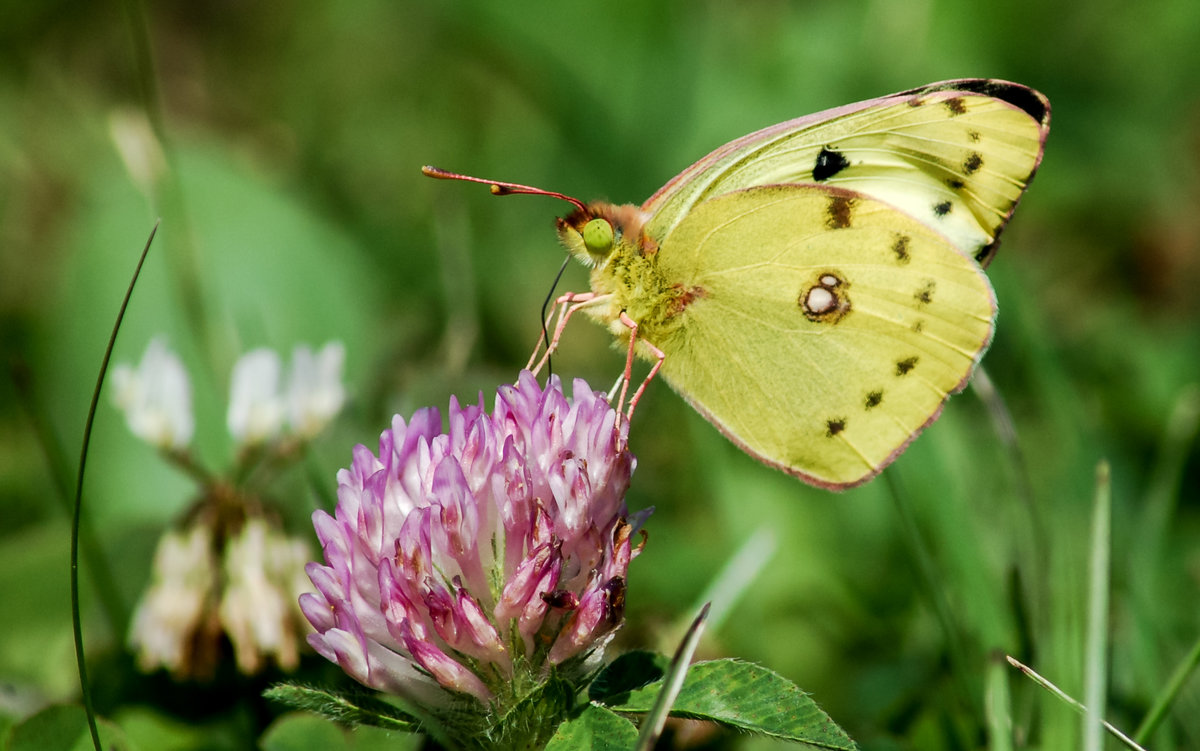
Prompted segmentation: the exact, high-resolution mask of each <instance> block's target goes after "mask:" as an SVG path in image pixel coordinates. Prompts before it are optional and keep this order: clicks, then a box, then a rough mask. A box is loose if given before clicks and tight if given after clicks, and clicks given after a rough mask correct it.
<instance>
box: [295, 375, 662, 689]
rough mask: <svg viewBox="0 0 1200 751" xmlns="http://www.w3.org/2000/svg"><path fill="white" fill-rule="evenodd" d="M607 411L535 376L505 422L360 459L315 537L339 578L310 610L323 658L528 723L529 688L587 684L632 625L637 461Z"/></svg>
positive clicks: (414, 435) (413, 430)
mask: <svg viewBox="0 0 1200 751" xmlns="http://www.w3.org/2000/svg"><path fill="white" fill-rule="evenodd" d="M618 422H619V421H618V418H617V413H616V411H615V410H613V409H612V407H611V406H610V405H609V404H608V403H607V401H606V400H605V398H604V395H603V394H601V393H596V392H593V391H592V390H591V389H590V388H589V387H588V386H587V384H586V383H584V382H583V381H576V382H575V387H574V398H573V399H572V400H568V399H567V398H566V397H565V396H564V395H563V392H562V388H561V385H560V384H559V381H558V379H557V378H555V377H551V378H550V380H549V383H548V384H547V386H546V388H544V389H543V388H541V387H540V386H539V385H538V383H537V381H536V380H535V379H534V377H533V376H532V375H531V374H529V373H528V372H522V373H521V376H520V379H519V381H518V383H517V384H516V385H514V386H504V387H501V388H500V389H499V391H498V393H497V395H496V401H495V407H494V409H493V411H492V412H491V413H488V412H487V411H486V408H485V406H484V404H483V399H482V396H481V397H480V402H479V404H478V405H467V406H460V405H459V404H458V402H457V401H453V400H452V401H451V403H450V409H449V413H448V415H447V425H446V427H445V428H443V426H442V418H441V415H440V414H439V412H438V411H437V410H436V409H424V410H421V411H418V412H417V413H416V414H415V415H413V417H412V419H411V420H410V421H408V422H405V421H404V420H403V419H402V418H401V417H399V416H397V417H395V418H394V419H393V422H392V427H391V428H390V429H389V430H385V431H384V432H383V434H382V436H381V437H380V440H379V450H378V453H375V452H372V451H371V450H370V449H368V448H366V447H364V446H358V447H357V448H356V449H355V450H354V454H353V461H352V463H351V466H350V467H349V468H348V469H343V470H341V471H340V472H339V473H338V504H337V509H336V511H335V513H334V514H333V515H332V516H331V515H329V514H327V513H325V512H323V511H317V512H316V513H315V514H314V515H313V523H314V526H315V527H316V530H317V537H318V538H319V539H320V541H321V544H322V547H323V549H324V557H325V562H324V565H322V564H320V563H310V564H309V565H308V569H307V570H308V575H309V577H310V578H311V579H312V583H313V585H314V586H315V587H316V590H317V591H316V592H315V593H308V594H305V595H303V596H302V597H301V598H300V605H301V608H302V609H303V611H304V614H305V615H306V616H307V617H308V620H309V621H310V622H311V623H312V625H313V627H314V628H315V629H316V631H315V633H313V634H310V635H309V637H308V640H309V643H310V644H311V645H312V646H313V647H314V648H315V649H316V650H317V651H318V652H319V653H321V654H322V655H324V656H325V657H326V658H328V659H329V660H331V661H334V662H337V663H338V664H339V665H341V667H342V668H343V669H344V670H345V671H346V672H347V673H348V674H349V675H350V676H352V677H353V678H355V679H356V680H358V681H359V682H361V683H363V684H365V685H367V686H371V687H373V688H376V689H380V690H383V691H387V692H391V693H395V694H398V695H401V696H403V697H406V698H408V699H409V700H412V701H416V702H418V703H422V704H427V705H434V706H436V705H437V703H438V702H445V701H446V700H447V699H448V698H449V696H452V695H459V698H461V695H466V696H469V697H474V699H476V700H478V701H479V702H480V703H482V705H485V706H492V705H496V704H503V705H510V703H511V702H512V701H514V700H516V699H519V698H520V696H519V695H517V693H515V692H518V691H519V689H516V688H514V687H516V686H520V685H526V686H527V685H529V684H530V683H531V682H534V683H536V682H537V681H538V680H542V679H545V677H546V676H547V675H548V674H549V672H550V671H551V670H554V671H557V672H558V674H560V675H563V674H571V673H572V671H575V672H577V673H579V674H582V673H583V672H585V671H586V670H588V669H590V668H591V667H593V666H594V665H595V664H596V663H597V662H598V661H599V659H600V656H601V654H602V652H603V647H604V645H605V644H606V643H607V641H608V640H609V639H610V638H611V636H612V634H613V633H614V632H615V630H616V629H617V628H618V627H619V625H620V624H621V621H622V618H623V607H624V596H625V582H626V573H627V568H628V565H629V562H630V560H631V559H632V558H633V557H634V556H635V555H636V554H637V553H638V552H639V551H640V546H639V547H637V548H635V547H634V546H633V545H632V544H631V538H632V531H633V530H632V527H631V525H630V524H629V522H628V521H626V518H625V517H626V509H625V502H624V495H625V491H626V489H627V487H628V485H629V479H630V475H631V473H632V471H633V469H634V465H635V460H634V458H633V457H632V455H631V454H630V453H629V451H628V449H627V448H626V440H625V439H626V435H625V425H624V424H621V425H620V426H619V427H618Z"/></svg>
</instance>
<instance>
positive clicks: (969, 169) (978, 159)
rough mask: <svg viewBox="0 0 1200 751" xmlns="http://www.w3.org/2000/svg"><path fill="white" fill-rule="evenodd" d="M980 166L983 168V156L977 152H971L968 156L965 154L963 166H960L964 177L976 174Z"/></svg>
mask: <svg viewBox="0 0 1200 751" xmlns="http://www.w3.org/2000/svg"><path fill="white" fill-rule="evenodd" d="M982 166H983V155H982V154H980V153H979V152H978V151H972V152H971V153H970V154H967V158H966V159H965V160H963V166H962V168H963V174H964V175H973V174H975V173H976V172H978V171H979V168H980V167H982Z"/></svg>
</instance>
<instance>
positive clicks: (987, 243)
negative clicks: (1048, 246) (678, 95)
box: [642, 79, 1050, 265]
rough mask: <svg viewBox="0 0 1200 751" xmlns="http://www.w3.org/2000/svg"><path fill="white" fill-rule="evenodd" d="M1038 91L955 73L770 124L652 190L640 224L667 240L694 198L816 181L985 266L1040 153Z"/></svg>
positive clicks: (1042, 103)
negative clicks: (896, 215) (923, 230)
mask: <svg viewBox="0 0 1200 751" xmlns="http://www.w3.org/2000/svg"><path fill="white" fill-rule="evenodd" d="M1049 113H1050V110H1049V104H1048V102H1047V101H1046V99H1045V97H1043V96H1042V95H1041V94H1039V93H1037V92H1036V91H1033V90H1032V89H1028V88H1026V87H1024V86H1019V85H1018V84H1011V83H1007V82H1002V81H984V80H974V79H972V80H962V81H947V82H943V83H939V84H931V85H929V86H926V87H922V88H920V89H914V90H912V91H907V92H902V93H900V94H893V95H891V96H887V97H882V98H880V99H875V100H870V101H867V102H860V103H858V104H852V105H848V106H846V107H840V108H838V109H835V110H830V111H827V112H822V113H817V114H815V115H809V116H807V117H803V118H799V119H797V120H792V121H789V122H786V123H781V124H779V125H775V126H772V127H770V128H766V129H764V130H761V131H758V132H757V133H752V134H750V135H748V136H745V137H743V138H741V139H738V140H736V141H733V142H731V143H729V144H726V145H725V146H722V147H721V148H719V149H717V150H716V151H714V152H712V153H711V154H709V155H708V156H706V157H704V158H703V159H701V160H700V161H698V162H696V163H695V164H694V165H692V166H691V167H689V168H688V169H686V170H684V171H683V172H682V173H681V174H680V175H679V176H678V177H676V178H675V179H674V180H672V181H671V182H670V183H668V184H667V185H666V186H665V187H664V188H663V189H662V190H660V191H659V192H658V193H656V194H655V195H654V196H652V197H651V198H650V199H649V200H648V201H646V203H645V204H643V207H642V208H643V210H644V211H646V212H647V213H649V214H651V215H652V217H651V220H650V222H649V223H648V225H647V231H648V233H649V234H650V235H651V236H652V237H658V238H661V237H665V236H666V235H667V234H669V233H670V231H671V230H672V229H673V228H674V227H675V226H676V225H678V224H679V223H680V222H681V221H682V220H683V218H684V217H685V216H686V215H687V213H688V212H689V211H691V210H692V209H693V208H694V207H695V206H696V205H698V204H700V203H702V202H704V201H706V200H708V199H711V198H713V197H716V196H719V195H722V194H724V193H728V192H731V191H734V190H738V189H741V188H746V187H752V186H757V185H771V184H779V183H808V182H816V183H820V184H826V185H836V186H839V187H844V188H850V189H853V190H856V191H858V192H860V193H864V194H866V195H868V196H871V197H874V198H878V199H882V200H884V201H887V202H889V203H891V204H893V205H894V206H896V207H898V208H900V209H902V210H903V211H905V212H907V213H908V214H910V215H911V216H913V217H914V218H916V219H917V220H919V221H921V222H923V223H924V224H926V225H928V226H929V227H932V228H935V229H936V230H937V231H939V232H941V233H942V234H943V235H945V236H946V237H948V238H949V239H950V240H951V242H953V243H954V244H955V245H956V246H957V247H958V248H959V249H960V250H962V251H963V252H964V253H967V254H968V255H971V256H972V257H974V258H975V259H976V260H977V261H979V262H980V263H982V264H984V265H986V263H987V262H988V261H989V260H990V259H991V255H992V253H993V252H994V249H995V245H996V241H997V238H998V236H999V233H1000V231H1001V230H1002V229H1003V227H1004V225H1005V223H1007V221H1008V218H1009V217H1010V216H1011V215H1012V211H1013V209H1014V208H1015V207H1016V204H1017V201H1018V200H1019V199H1020V197H1021V194H1022V193H1023V192H1024V190H1025V187H1026V186H1027V185H1028V183H1029V181H1030V180H1031V179H1032V177H1033V174H1034V172H1035V171H1036V169H1037V166H1038V164H1039V163H1040V161H1041V155H1042V147H1043V144H1044V141H1045V137H1046V133H1047V130H1048V128H1049V117H1050V114H1049Z"/></svg>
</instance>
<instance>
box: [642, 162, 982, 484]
mask: <svg viewBox="0 0 1200 751" xmlns="http://www.w3.org/2000/svg"><path fill="white" fill-rule="evenodd" d="M658 256H659V259H658V266H659V269H660V270H661V272H662V274H663V277H664V278H665V279H667V280H670V281H672V282H673V283H674V284H675V285H676V286H678V285H682V286H683V288H684V289H687V290H690V294H689V296H688V298H687V305H686V307H684V308H683V310H682V311H681V312H680V313H679V314H678V315H676V316H674V317H673V318H671V320H670V325H668V326H663V327H661V328H655V327H654V326H644V327H643V328H642V329H641V330H640V331H639V335H642V336H644V337H645V338H646V339H647V340H648V341H649V342H650V343H652V344H654V345H656V346H658V347H659V348H660V349H662V350H663V352H664V353H665V355H666V357H665V359H664V361H663V366H662V374H663V375H664V376H665V378H666V379H667V381H668V382H669V383H670V384H671V385H672V386H673V387H674V388H675V389H676V390H677V391H679V392H680V394H682V395H683V396H684V398H686V399H687V400H688V401H689V402H690V403H691V404H692V405H693V406H694V407H695V408H696V409H697V410H698V411H700V412H701V414H703V415H704V416H705V417H707V418H708V419H709V420H711V421H712V422H713V423H714V424H715V425H716V426H717V427H718V428H720V429H721V431H722V432H724V433H725V434H726V435H727V436H728V437H730V438H731V439H732V440H733V441H734V442H735V443H737V444H738V445H740V446H741V447H742V448H743V449H744V450H746V451H747V452H748V453H750V454H751V455H753V456H755V457H757V458H759V459H761V460H762V461H764V462H766V463H768V464H771V465H773V466H776V467H779V468H780V469H783V470H785V471H787V472H789V473H791V474H794V475H797V476H799V477H801V478H803V479H805V480H807V481H808V482H811V483H813V484H816V485H820V486H824V487H830V488H842V487H849V486H852V485H856V484H858V483H861V482H864V481H866V480H867V479H870V478H871V477H873V476H874V475H875V474H877V473H878V472H879V471H880V470H881V469H882V468H883V467H884V466H886V465H887V464H888V463H889V462H890V461H891V460H892V459H894V458H895V457H896V456H897V455H898V454H899V453H900V452H901V451H902V450H903V449H904V447H905V446H906V445H907V444H908V443H909V442H910V441H911V440H912V439H913V438H914V437H915V436H916V435H917V433H919V432H920V431H921V429H922V428H923V427H924V426H925V425H927V424H929V423H930V422H931V421H932V420H933V419H934V418H935V417H936V416H937V415H938V413H939V412H940V411H941V408H942V403H943V402H944V401H945V399H946V397H947V395H949V394H951V393H953V392H956V391H958V390H959V389H961V388H962V387H963V385H964V384H965V383H966V380H967V378H968V377H969V375H970V373H971V370H972V369H973V367H974V365H975V363H976V362H977V360H978V359H979V357H980V356H981V354H982V352H983V350H984V349H985V348H986V346H987V344H988V342H989V341H990V339H991V334H992V324H993V319H994V316H995V304H994V298H993V295H992V290H991V287H990V285H989V283H988V280H987V278H986V276H985V275H984V274H983V272H982V270H980V268H979V267H978V266H977V265H976V264H975V263H974V262H973V261H972V260H971V259H970V258H969V257H967V256H966V255H964V254H963V253H962V252H960V251H959V250H958V249H957V248H955V247H954V246H953V245H952V244H951V243H950V242H949V241H948V240H947V239H946V238H945V237H943V236H941V235H940V234H938V233H936V232H934V231H932V230H930V229H929V228H928V227H926V226H925V225H924V224H923V223H921V222H918V221H917V220H915V219H913V218H911V217H908V216H906V215H904V214H901V213H900V212H897V211H896V210H895V208H893V207H892V206H890V205H888V204H885V203H883V202H881V201H878V200H876V199H874V198H872V197H870V196H866V195H861V194H858V193H854V192H850V191H845V190H842V189H839V188H832V187H827V186H817V185H776V186H767V187H761V188H750V189H745V190H740V191H735V192H732V193H727V194H725V195H721V196H718V197H716V198H713V199H711V200H708V201H705V202H703V203H700V204H699V205H697V206H695V207H694V208H693V209H692V210H691V211H690V212H689V213H688V214H687V216H685V217H684V218H683V220H682V221H681V222H680V223H679V225H678V226H677V227H676V228H675V229H674V231H673V232H672V233H671V235H670V236H669V237H667V238H666V240H665V241H664V242H663V244H662V245H661V247H660V249H659V252H658Z"/></svg>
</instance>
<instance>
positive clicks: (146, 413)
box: [112, 338, 195, 449]
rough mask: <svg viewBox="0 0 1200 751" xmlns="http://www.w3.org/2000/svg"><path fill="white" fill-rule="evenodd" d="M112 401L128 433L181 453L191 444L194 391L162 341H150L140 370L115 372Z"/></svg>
mask: <svg viewBox="0 0 1200 751" xmlns="http://www.w3.org/2000/svg"><path fill="white" fill-rule="evenodd" d="M112 379H113V401H114V403H116V405H117V407H119V408H120V409H121V410H122V411H123V412H124V413H125V421H126V423H128V425H129V430H130V431H131V432H132V433H133V434H134V435H136V436H137V437H138V438H141V439H142V440H144V441H146V442H148V443H150V444H153V445H154V446H157V447H158V448H161V449H182V448H185V447H186V446H187V445H188V443H190V442H191V440H192V433H193V432H194V430H195V421H194V418H193V417H192V390H191V384H190V382H189V381H188V375H187V371H186V370H184V369H183V363H182V362H180V360H179V358H178V357H177V356H176V355H175V354H174V353H173V352H171V351H170V350H169V349H167V345H166V343H165V342H164V341H163V340H162V339H161V338H154V339H151V340H150V344H149V345H147V347H146V352H145V354H143V355H142V361H141V363H139V364H138V366H137V368H136V369H135V368H133V367H130V366H129V365H124V364H121V365H118V366H116V367H115V368H113V374H112Z"/></svg>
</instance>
